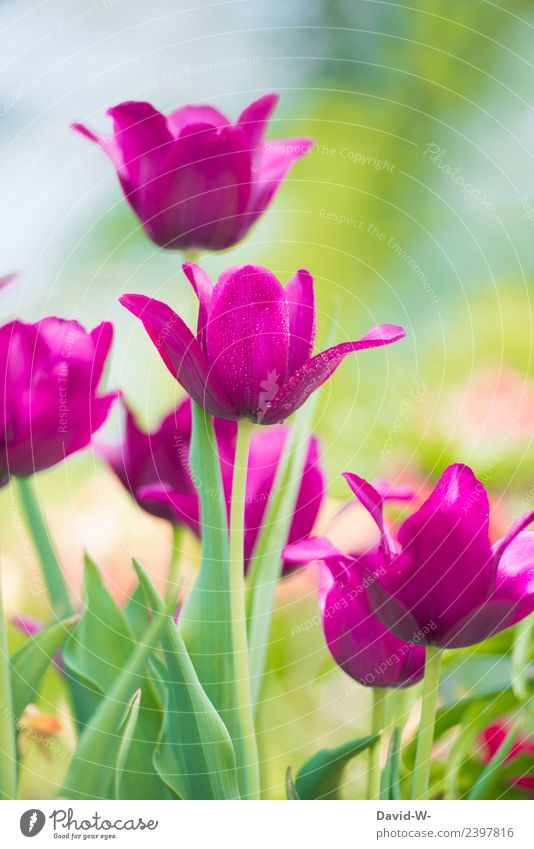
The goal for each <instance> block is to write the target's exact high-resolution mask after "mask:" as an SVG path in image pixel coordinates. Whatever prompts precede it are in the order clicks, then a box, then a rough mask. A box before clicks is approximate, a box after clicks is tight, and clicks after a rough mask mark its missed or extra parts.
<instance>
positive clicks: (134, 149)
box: [107, 100, 173, 191]
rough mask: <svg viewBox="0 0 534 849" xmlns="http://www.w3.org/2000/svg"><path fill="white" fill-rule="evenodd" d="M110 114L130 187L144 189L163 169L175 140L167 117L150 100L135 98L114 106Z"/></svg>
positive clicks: (109, 110)
mask: <svg viewBox="0 0 534 849" xmlns="http://www.w3.org/2000/svg"><path fill="white" fill-rule="evenodd" d="M107 114H108V115H109V116H110V117H111V118H112V120H113V126H114V131H115V133H114V138H115V143H116V145H117V146H118V147H119V148H120V150H121V153H122V161H123V163H124V168H125V170H126V173H127V175H128V180H129V182H130V184H131V187H132V188H134V189H135V190H136V191H138V190H142V189H143V187H144V185H145V184H146V183H149V182H150V181H151V180H153V178H154V176H155V175H156V174H157V173H158V172H159V171H160V169H161V162H162V159H163V158H164V157H165V156H166V155H167V154H168V152H169V148H170V144H171V143H172V141H173V137H172V135H171V133H170V132H169V129H168V127H167V120H166V118H165V116H164V115H162V114H161V112H158V110H157V109H154V107H153V106H151V105H150V103H145V102H143V101H135V100H131V101H125V102H124V103H119V104H118V105H117V106H112V107H111V108H110V109H108V111H107Z"/></svg>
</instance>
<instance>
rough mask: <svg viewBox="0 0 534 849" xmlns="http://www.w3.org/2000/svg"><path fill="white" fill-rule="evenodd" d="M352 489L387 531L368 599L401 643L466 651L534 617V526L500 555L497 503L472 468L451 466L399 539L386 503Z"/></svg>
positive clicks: (515, 534) (524, 522)
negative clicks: (494, 537) (492, 513)
mask: <svg viewBox="0 0 534 849" xmlns="http://www.w3.org/2000/svg"><path fill="white" fill-rule="evenodd" d="M345 477H346V479H347V482H348V484H349V486H350V488H351V489H352V491H353V492H354V494H355V495H356V496H357V497H358V498H359V500H360V501H361V503H362V504H363V505H364V506H365V507H366V509H367V510H368V511H369V513H370V515H371V516H372V518H373V519H374V521H375V522H376V524H377V526H378V528H379V531H380V544H379V547H378V561H379V563H380V564H381V566H382V568H381V573H382V574H380V576H379V577H378V579H377V580H376V581H373V582H371V583H370V584H369V587H368V590H367V599H368V602H369V604H370V606H371V609H372V610H373V612H374V613H375V615H376V616H377V617H378V618H379V619H380V621H381V622H382V623H383V624H384V625H385V626H386V627H387V628H389V629H390V630H391V631H392V633H394V634H395V635H396V636H397V637H399V639H402V640H406V641H411V640H417V641H420V642H421V643H422V644H425V645H436V646H441V647H442V648H461V647H463V646H470V645H473V644H475V643H479V642H482V640H486V639H488V637H491V636H492V635H493V634H496V633H498V632H499V631H502V630H504V629H505V628H509V627H510V626H511V625H513V624H514V623H515V622H518V621H519V620H521V619H523V618H524V617H525V616H528V615H529V614H530V613H532V611H533V610H534V532H532V531H526V530H525V528H526V527H527V526H528V525H529V524H530V523H531V522H532V521H534V511H532V510H531V511H530V512H528V513H526V514H525V515H524V516H523V517H522V518H521V519H519V520H518V521H517V522H516V523H515V524H514V525H512V527H511V528H510V530H509V531H508V533H507V534H506V535H505V536H504V537H503V539H501V540H500V541H499V542H497V543H496V544H495V545H494V546H493V547H492V546H491V545H490V542H489V534H488V529H489V502H488V496H487V493H486V490H485V488H484V486H483V484H482V483H481V482H480V481H478V480H477V478H476V477H475V475H474V474H473V472H472V471H471V469H470V468H469V467H468V466H464V465H461V464H455V465H452V466H449V467H448V468H447V469H446V470H445V472H444V473H443V475H442V476H441V478H440V480H439V482H438V484H437V485H436V487H435V489H434V491H433V492H432V494H431V496H430V497H429V498H428V500H427V501H426V502H425V503H424V504H423V506H422V507H421V508H420V509H419V510H418V511H416V512H415V513H413V514H412V515H411V516H410V517H409V518H407V519H406V520H405V521H404V522H403V523H402V524H401V526H400V527H399V529H398V532H397V534H396V539H394V538H393V536H392V535H391V534H390V533H389V532H388V530H387V528H386V526H385V525H384V521H383V517H382V499H381V498H380V495H379V494H378V493H377V491H376V490H375V489H374V487H372V486H371V484H369V483H367V481H365V480H364V479H363V478H360V477H358V476H357V475H353V474H350V473H346V474H345Z"/></svg>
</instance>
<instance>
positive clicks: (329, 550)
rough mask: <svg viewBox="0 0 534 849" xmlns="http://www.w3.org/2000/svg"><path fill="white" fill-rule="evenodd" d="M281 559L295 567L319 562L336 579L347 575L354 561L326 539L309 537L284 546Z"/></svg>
mask: <svg viewBox="0 0 534 849" xmlns="http://www.w3.org/2000/svg"><path fill="white" fill-rule="evenodd" d="M282 557H283V558H284V561H285V563H287V564H293V565H295V566H303V565H304V564H306V563H314V562H315V561H320V562H322V563H324V564H325V565H326V566H327V567H328V569H329V571H330V572H331V574H332V575H333V576H334V578H336V579H337V578H342V577H343V576H345V577H346V576H347V575H348V572H349V570H350V567H351V565H352V562H353V560H354V558H353V557H351V556H350V555H347V554H343V552H342V551H339V549H337V548H336V547H335V546H334V545H332V543H331V542H330V540H329V539H326V537H309V538H308V539H302V540H299V541H298V542H294V543H291V544H290V545H286V546H285V548H284V549H283V551H282Z"/></svg>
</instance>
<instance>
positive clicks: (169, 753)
mask: <svg viewBox="0 0 534 849" xmlns="http://www.w3.org/2000/svg"><path fill="white" fill-rule="evenodd" d="M134 566H135V570H136V572H137V575H138V578H139V582H140V584H141V586H142V587H143V590H144V591H145V593H146V597H147V601H148V603H149V604H150V606H151V607H153V608H154V610H157V611H159V612H161V611H162V610H163V609H164V608H163V604H164V603H163V600H162V599H161V597H160V596H159V594H158V593H157V591H156V589H155V587H154V585H153V584H152V581H151V580H150V578H149V577H148V575H147V574H146V572H145V571H144V570H143V568H142V567H141V566H140V565H139V564H138V563H134ZM162 643H163V649H164V653H165V661H166V664H167V668H168V671H169V681H168V682H167V684H168V691H169V698H168V704H167V708H168V710H167V711H166V722H165V732H164V734H163V736H162V739H161V742H160V745H159V747H158V751H157V753H156V756H155V762H156V766H157V768H158V770H159V772H160V775H161V777H162V779H163V780H164V781H166V782H167V784H168V785H169V786H170V787H171V788H172V789H173V791H174V792H175V793H176V794H177V795H178V796H180V798H182V799H238V798H239V790H238V786H237V773H236V763H235V755H234V749H233V745H232V741H231V738H230V735H229V733H228V730H227V728H226V726H225V724H224V722H223V721H222V719H221V717H220V716H219V714H218V713H217V711H216V710H215V708H214V706H213V704H212V703H211V701H210V700H209V698H208V696H207V695H206V693H205V691H204V689H203V688H202V685H201V683H200V681H199V679H198V676H197V674H196V671H195V668H194V666H193V664H192V662H191V659H190V657H189V655H188V653H187V649H186V646H185V643H184V641H183V639H182V637H181V635H180V634H179V632H178V629H177V628H176V625H175V623H174V621H173V619H172V617H170V618H169V619H168V621H167V626H166V628H165V630H164V633H163V636H162Z"/></svg>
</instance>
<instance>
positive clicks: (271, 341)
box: [206, 265, 289, 420]
mask: <svg viewBox="0 0 534 849" xmlns="http://www.w3.org/2000/svg"><path fill="white" fill-rule="evenodd" d="M288 350H289V316H288V307H287V301H286V296H285V292H284V289H283V287H282V286H281V284H280V283H279V281H278V280H277V279H276V277H275V276H274V274H271V272H270V271H267V269H265V268H261V267H260V266H255V265H245V266H243V267H241V268H231V269H228V271H226V272H224V273H223V274H222V275H221V276H220V278H219V280H218V282H217V284H216V285H215V288H214V290H213V297H212V302H211V312H210V317H209V321H208V326H207V330H206V351H207V354H208V359H209V362H210V364H211V367H212V369H213V372H214V374H215V375H216V377H217V378H218V381H219V383H220V385H221V386H222V388H223V390H224V392H225V394H226V396H227V397H228V399H229V401H230V403H231V404H232V406H233V407H234V409H235V410H236V411H237V412H238V413H239V416H241V417H248V418H251V419H252V420H260V418H261V416H262V415H263V413H264V411H265V410H268V405H269V402H270V399H271V398H272V397H273V396H274V395H275V394H276V392H277V390H278V386H279V382H281V381H282V380H283V377H284V375H285V373H286V368H287V358H288Z"/></svg>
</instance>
